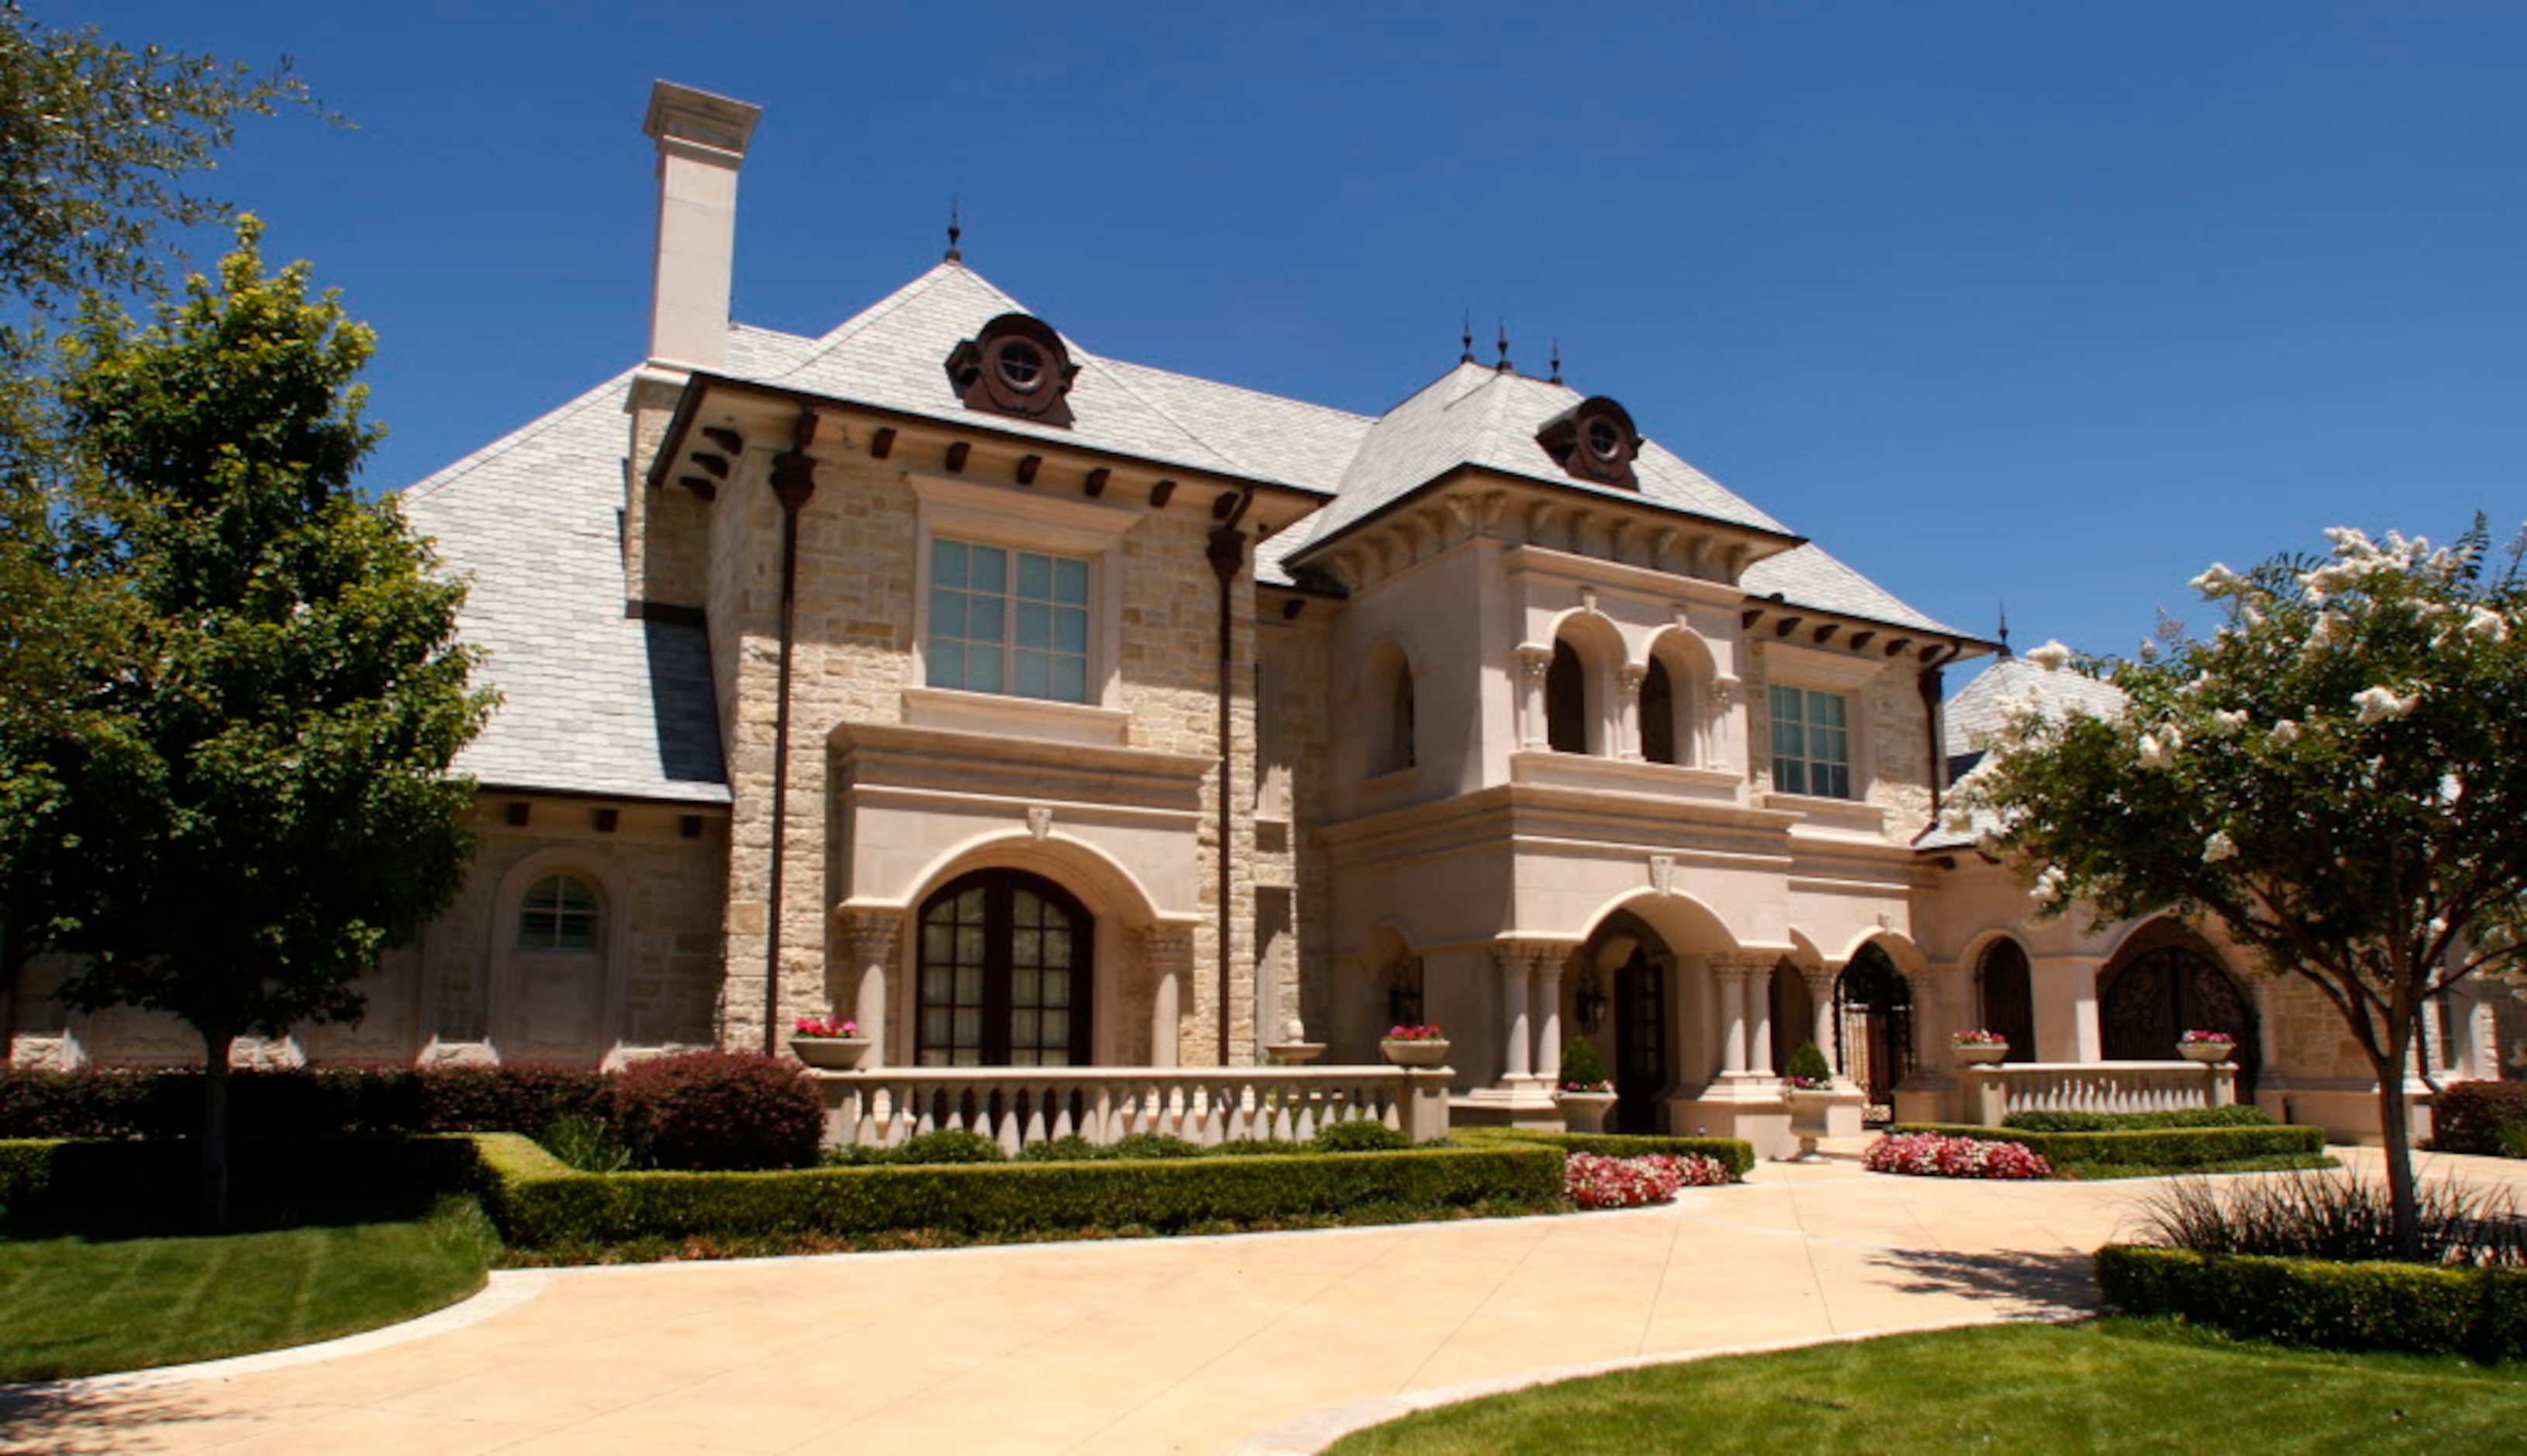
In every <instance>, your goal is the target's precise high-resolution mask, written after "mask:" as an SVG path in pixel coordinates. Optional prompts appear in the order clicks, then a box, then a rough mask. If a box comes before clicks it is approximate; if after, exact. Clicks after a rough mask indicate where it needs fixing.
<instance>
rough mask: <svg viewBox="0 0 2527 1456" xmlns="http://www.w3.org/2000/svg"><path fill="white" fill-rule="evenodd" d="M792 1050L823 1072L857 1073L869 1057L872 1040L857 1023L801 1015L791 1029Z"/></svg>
mask: <svg viewBox="0 0 2527 1456" xmlns="http://www.w3.org/2000/svg"><path fill="white" fill-rule="evenodd" d="M790 1050H791V1051H792V1052H793V1053H794V1054H796V1055H797V1056H798V1058H799V1061H801V1062H804V1063H806V1064H807V1065H808V1066H813V1067H816V1068H818V1069H819V1070H823V1071H857V1070H859V1066H860V1063H861V1062H862V1061H863V1060H864V1059H865V1058H866V1057H867V1056H868V1051H869V1039H868V1038H867V1037H865V1036H862V1035H860V1023H859V1022H857V1021H848V1020H846V1021H837V1020H833V1019H831V1018H829V1017H825V1016H800V1017H799V1019H798V1021H797V1022H796V1023H794V1024H793V1025H792V1026H791V1028H790Z"/></svg>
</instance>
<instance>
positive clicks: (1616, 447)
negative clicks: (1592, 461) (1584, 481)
mask: <svg viewBox="0 0 2527 1456" xmlns="http://www.w3.org/2000/svg"><path fill="white" fill-rule="evenodd" d="M1588 453H1590V454H1592V455H1595V456H1596V457H1597V458H1598V459H1600V460H1606V461H1614V460H1620V459H1622V458H1623V454H1624V431H1623V427H1622V426H1619V425H1617V424H1616V423H1615V422H1614V421H1612V420H1610V419H1607V418H1606V417H1605V416H1603V415H1599V416H1597V417H1596V418H1594V419H1591V420H1590V421H1588Z"/></svg>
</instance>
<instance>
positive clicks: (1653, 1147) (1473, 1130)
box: [1450, 1127, 1755, 1178]
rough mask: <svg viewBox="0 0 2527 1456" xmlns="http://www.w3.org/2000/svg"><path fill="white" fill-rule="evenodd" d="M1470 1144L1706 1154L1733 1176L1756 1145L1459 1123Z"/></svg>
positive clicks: (1616, 1154)
mask: <svg viewBox="0 0 2527 1456" xmlns="http://www.w3.org/2000/svg"><path fill="white" fill-rule="evenodd" d="M1450 1136H1451V1137H1453V1138H1454V1139H1455V1140H1456V1141H1458V1142H1460V1143H1465V1144H1467V1145H1469V1146H1473V1147H1497V1146H1499V1145H1500V1144H1502V1143H1530V1144H1534V1145H1536V1146H1540V1147H1547V1148H1559V1149H1561V1150H1562V1151H1563V1152H1565V1153H1594V1154H1596V1155H1597V1156H1598V1157H1600V1158H1646V1157H1651V1156H1653V1155H1655V1156H1660V1157H1667V1158H1682V1157H1686V1156H1688V1155H1690V1156H1693V1157H1698V1158H1709V1159H1711V1160H1712V1161H1714V1162H1716V1163H1718V1164H1720V1165H1721V1166H1722V1167H1724V1168H1726V1169H1728V1175H1729V1176H1730V1177H1732V1178H1742V1177H1744V1176H1746V1173H1747V1170H1750V1169H1752V1168H1753V1167H1754V1166H1755V1145H1754V1144H1753V1143H1750V1142H1747V1141H1745V1140H1744V1139H1743V1138H1734V1137H1653V1136H1649V1135H1646V1134H1639V1133H1628V1132H1547V1131H1543V1130H1540V1129H1531V1128H1525V1127H1460V1128H1457V1129H1456V1130H1455V1131H1454V1132H1453V1133H1451V1134H1450Z"/></svg>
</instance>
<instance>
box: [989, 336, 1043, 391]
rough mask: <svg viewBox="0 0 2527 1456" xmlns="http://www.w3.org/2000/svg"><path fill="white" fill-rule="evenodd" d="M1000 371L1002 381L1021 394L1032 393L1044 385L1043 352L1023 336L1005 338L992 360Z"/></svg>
mask: <svg viewBox="0 0 2527 1456" xmlns="http://www.w3.org/2000/svg"><path fill="white" fill-rule="evenodd" d="M992 362H993V364H994V366H995V367H997V368H998V369H999V370H1000V371H1001V381H1002V383H1004V384H1006V385H1007V386H1008V387H1009V388H1010V389H1012V390H1017V391H1018V392H1019V393H1021V394H1032V393H1034V392H1035V391H1036V390H1039V389H1041V388H1043V386H1044V352H1043V350H1041V349H1038V348H1037V347H1036V346H1035V345H1034V344H1032V343H1029V342H1027V341H1026V340H1025V339H1023V338H1005V339H1003V340H1001V346H1000V348H999V350H998V351H997V357H995V358H994V360H993V361H992Z"/></svg>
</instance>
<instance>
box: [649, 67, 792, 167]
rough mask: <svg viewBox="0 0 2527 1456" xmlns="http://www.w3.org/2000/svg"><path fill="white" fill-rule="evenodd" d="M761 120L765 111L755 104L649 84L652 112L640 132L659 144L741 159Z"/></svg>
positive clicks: (662, 82)
mask: <svg viewBox="0 0 2527 1456" xmlns="http://www.w3.org/2000/svg"><path fill="white" fill-rule="evenodd" d="M762 117H763V108H762V107H760V106H756V105H754V104H753V103H752V102H749V101H739V100H737V99H735V98H734V97H729V96H717V95H713V94H712V93H710V92H708V91H699V90H696V89H694V88H693V87H692V86H687V85H679V84H677V83H676V82H674V81H671V80H660V81H652V82H650V84H649V112H648V115H646V116H645V117H644V118H642V121H641V130H642V131H643V132H644V133H645V134H646V135H648V136H651V137H653V138H655V139H657V140H659V141H667V140H670V139H673V140H676V141H689V142H696V143H698V144H700V145H702V146H707V147H716V148H718V149H719V150H721V151H724V152H734V153H736V154H737V155H739V156H741V157H742V156H745V155H746V147H747V143H748V142H749V141H751V140H753V139H754V124H755V123H756V122H757V121H760V120H761V119H762Z"/></svg>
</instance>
